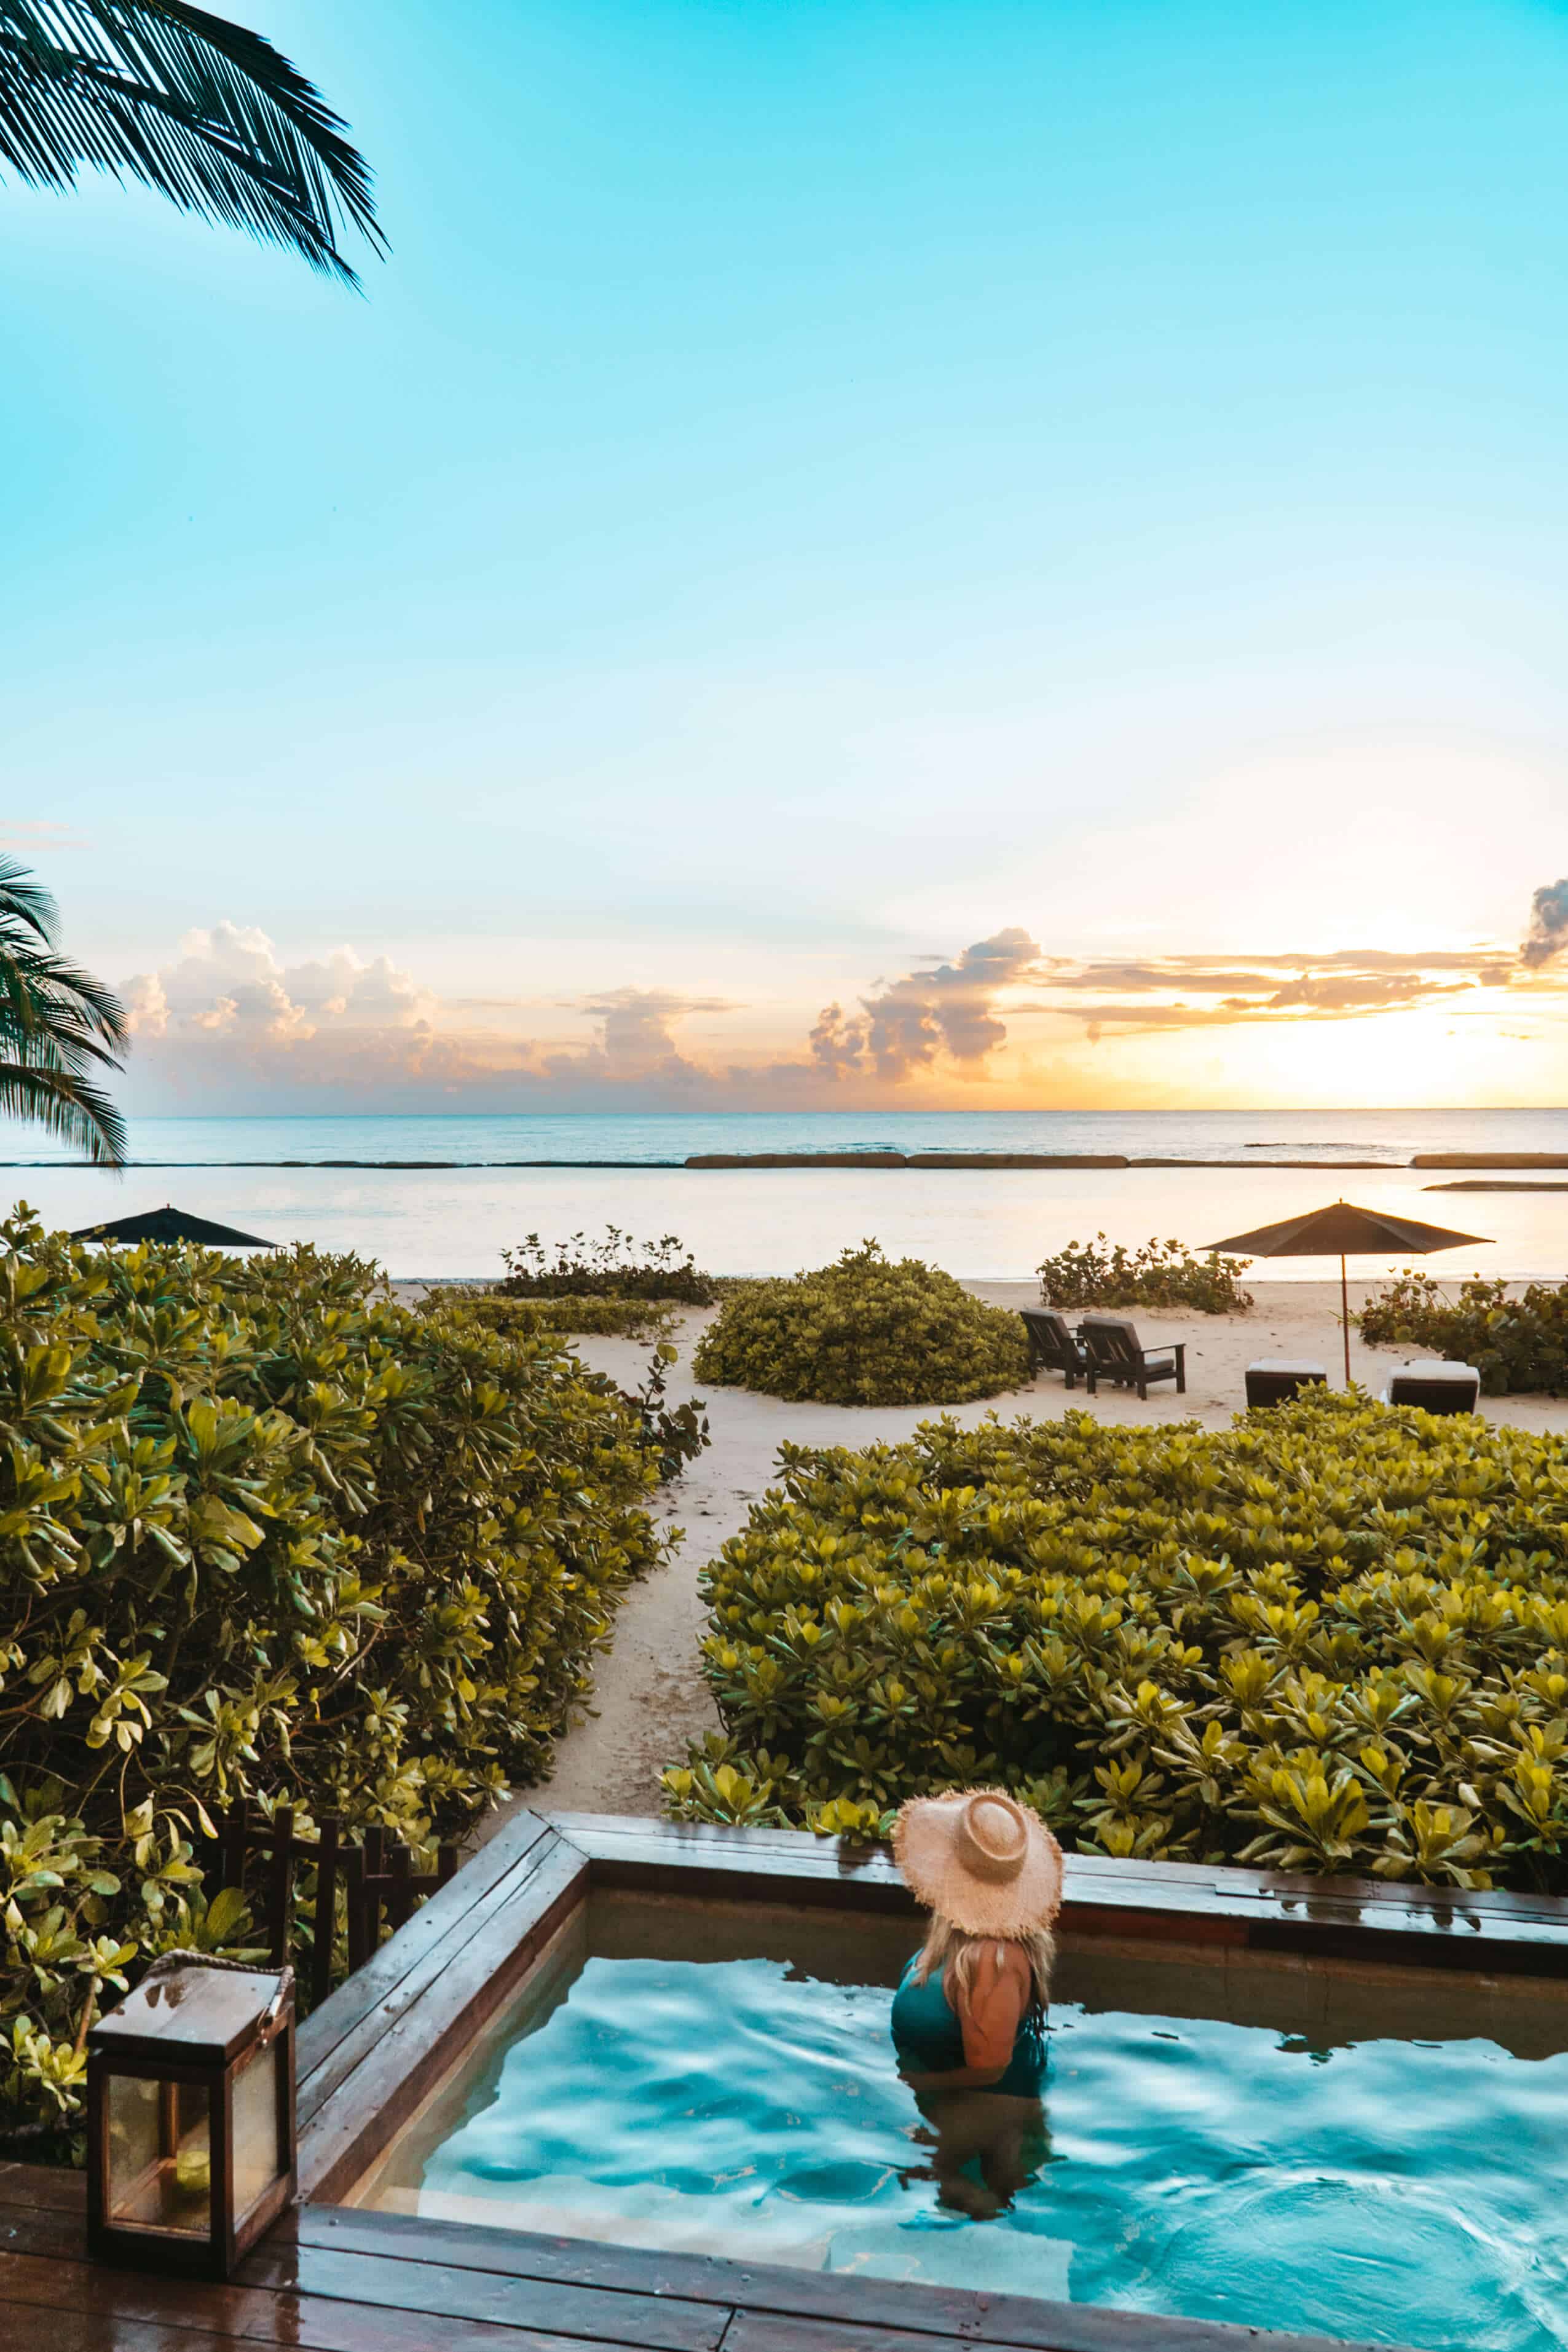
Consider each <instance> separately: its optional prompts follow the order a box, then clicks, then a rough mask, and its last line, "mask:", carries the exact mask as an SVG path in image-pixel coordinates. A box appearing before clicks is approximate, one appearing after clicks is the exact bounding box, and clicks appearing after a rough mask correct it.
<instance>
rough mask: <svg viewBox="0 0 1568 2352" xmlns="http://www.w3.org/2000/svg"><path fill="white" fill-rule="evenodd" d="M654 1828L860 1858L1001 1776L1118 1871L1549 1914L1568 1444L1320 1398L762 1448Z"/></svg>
mask: <svg viewBox="0 0 1568 2352" xmlns="http://www.w3.org/2000/svg"><path fill="white" fill-rule="evenodd" d="M780 1465H781V1470H782V1479H781V1484H780V1485H779V1486H778V1487H777V1488H775V1489H772V1490H770V1491H769V1493H768V1495H767V1496H765V1497H764V1499H763V1500H762V1501H761V1502H760V1503H758V1505H756V1506H755V1507H754V1508H753V1510H752V1512H751V1515H750V1517H749V1520H748V1522H747V1526H746V1528H744V1529H743V1531H742V1532H741V1533H740V1534H739V1535H738V1536H737V1537H736V1538H734V1539H733V1540H732V1541H731V1542H729V1543H728V1544H727V1545H726V1546H725V1549H724V1550H723V1552H722V1554H721V1555H720V1557H719V1558H718V1559H717V1560H716V1561H715V1562H713V1563H712V1565H711V1566H710V1568H709V1569H708V1570H707V1571H706V1578H705V1588H704V1589H705V1592H706V1598H707V1601H708V1603H709V1606H710V1610H711V1618H710V1630H709V1631H708V1633H707V1634H706V1637H705V1639H704V1643H703V1660H704V1672H705V1675H706V1679H707V1682H708V1684H709V1686H710V1688H711V1689H712V1692H713V1695H714V1697H715V1699H716V1702H717V1706H718V1709H719V1713H720V1717H721V1718H722V1721H723V1724H724V1726H725V1733H726V1737H724V1738H718V1737H715V1738H712V1739H710V1741H708V1742H707V1743H706V1744H704V1745H702V1746H700V1747H699V1748H696V1749H695V1750H694V1752H693V1754H692V1755H691V1756H690V1757H689V1758H688V1759H687V1761H686V1763H685V1764H684V1765H682V1766H679V1767H676V1768H674V1769H671V1770H669V1771H667V1772H666V1773H665V1774H664V1790H665V1795H666V1801H667V1802H668V1805H669V1808H670V1810H671V1811H673V1812H674V1813H675V1814H677V1815H679V1816H682V1817H688V1818H694V1819H699V1820H727V1819H730V1820H734V1819H744V1820H753V1821H765V1822H789V1823H794V1824H797V1825H804V1826H808V1827H813V1828H817V1829H822V1830H837V1831H841V1832H852V1833H855V1834H860V1835H864V1836H871V1837H874V1836H877V1835H879V1834H884V1833H885V1832H886V1830H887V1827H888V1825H889V1822H890V1821H891V1816H892V1810H893V1809H894V1807H896V1806H897V1805H898V1804H899V1803H900V1802H901V1801H903V1800H904V1798H906V1797H908V1796H911V1795H914V1794H918V1793H922V1792H931V1791H935V1790H942V1789H946V1788H948V1787H950V1786H954V1785H960V1784H964V1783H975V1782H981V1783H984V1782H999V1783H1001V1784H1003V1785H1005V1786H1006V1787H1008V1788H1009V1789H1012V1790H1015V1791H1016V1792H1017V1794H1018V1795H1019V1797H1020V1799H1022V1800H1023V1801H1026V1802H1028V1803H1030V1804H1031V1805H1033V1806H1034V1807H1035V1808H1036V1809H1037V1810H1038V1811H1040V1814H1041V1815H1042V1816H1043V1817H1044V1818H1045V1819H1046V1820H1048V1821H1049V1822H1051V1824H1052V1826H1053V1827H1054V1828H1055V1830H1056V1831H1057V1833H1058V1835H1059V1836H1061V1838H1062V1840H1063V1842H1064V1843H1068V1844H1076V1845H1079V1846H1083V1847H1088V1848H1092V1849H1094V1850H1097V1851H1099V1852H1102V1853H1110V1854H1114V1855H1138V1856H1151V1857H1154V1858H1155V1859H1161V1860H1173V1859H1174V1860H1177V1861H1184V1860H1190V1861H1194V1862H1199V1861H1201V1862H1204V1863H1214V1862H1218V1861H1238V1862H1245V1863H1254V1864H1269V1865H1271V1866H1278V1867H1281V1868H1291V1869H1294V1868H1305V1869H1310V1870H1313V1871H1355V1872H1362V1873H1364V1872H1374V1873H1376V1874H1379V1875H1381V1876H1385V1877H1389V1878H1415V1879H1426V1880H1429V1881H1434V1882H1449V1883H1452V1884H1455V1885H1460V1886H1484V1885H1494V1884H1495V1885H1510V1886H1523V1887H1531V1888H1537V1889H1545V1890H1548V1891H1550V1892H1552V1893H1554V1894H1563V1893H1568V1858H1565V1845H1564V1841H1565V1840H1568V1754H1565V1749H1568V1449H1565V1447H1564V1444H1563V1440H1562V1439H1561V1438H1558V1437H1544V1436H1537V1435H1533V1434H1531V1433H1526V1432H1524V1431H1521V1430H1516V1429H1493V1428H1489V1427H1488V1426H1487V1425H1486V1424H1485V1423H1482V1422H1480V1421H1479V1419H1475V1418H1472V1417H1469V1416H1466V1417H1460V1418H1452V1419H1438V1418H1435V1417H1433V1416H1430V1415H1427V1414H1425V1413H1420V1412H1408V1411H1390V1410H1388V1409H1387V1408H1385V1407H1383V1406H1378V1405H1372V1404H1369V1403H1368V1402H1366V1401H1365V1399H1364V1398H1363V1397H1360V1396H1359V1395H1356V1394H1354V1393H1352V1394H1350V1395H1345V1394H1342V1393H1336V1392H1333V1391H1308V1393H1307V1394H1306V1395H1305V1396H1303V1397H1302V1398H1301V1400H1299V1401H1298V1402H1295V1403H1293V1404H1291V1405H1289V1406H1282V1407H1281V1408H1279V1409H1277V1410H1275V1411H1273V1412H1270V1413H1268V1414H1267V1415H1262V1414H1260V1415H1254V1416H1251V1417H1249V1418H1248V1419H1246V1420H1243V1421H1240V1422H1239V1423H1237V1425H1236V1426H1235V1427H1234V1428H1232V1429H1229V1430H1227V1431H1221V1432H1208V1431H1202V1430H1199V1429H1197V1428H1196V1427H1195V1426H1193V1425H1192V1424H1190V1423H1188V1424H1164V1425H1160V1426H1155V1427H1143V1428H1134V1427H1126V1426H1120V1425H1116V1424H1113V1423H1099V1422H1096V1421H1094V1420H1092V1419H1091V1418H1090V1417H1089V1416H1088V1415H1087V1414H1084V1413H1080V1412H1069V1413H1067V1414H1066V1415H1065V1416H1064V1418H1063V1419H1062V1420H1061V1421H1059V1422H1029V1421H1019V1422H1016V1423H1012V1424H1010V1425H1005V1424H1003V1423H1001V1422H1000V1421H998V1419H997V1418H996V1417H995V1416H994V1415H993V1416H990V1417H988V1419H987V1420H986V1422H985V1423H982V1425H981V1426H980V1427H979V1428H978V1429H976V1430H972V1431H964V1430H961V1429H959V1428H958V1427H956V1424H955V1423H952V1422H951V1421H948V1420H941V1421H936V1422H932V1423H926V1424H925V1426H923V1427H922V1428H921V1429H920V1430H919V1431H918V1432H917V1433H916V1434H915V1436H914V1437H913V1438H912V1439H911V1440H910V1441H909V1442H908V1443H907V1444H898V1445H885V1446H873V1447H870V1448H868V1449H866V1450H865V1451H863V1452H859V1453H854V1452H850V1451H848V1450H846V1449H842V1448H828V1449H822V1450H819V1451H811V1450H808V1449H804V1448H800V1447H794V1446H786V1447H784V1448H782V1449H781V1451H780Z"/></svg>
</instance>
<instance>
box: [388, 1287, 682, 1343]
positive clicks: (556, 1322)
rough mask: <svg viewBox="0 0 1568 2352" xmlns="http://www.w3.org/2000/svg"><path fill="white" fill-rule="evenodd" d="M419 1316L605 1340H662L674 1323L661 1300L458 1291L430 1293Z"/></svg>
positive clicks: (670, 1310) (669, 1309) (670, 1309)
mask: <svg viewBox="0 0 1568 2352" xmlns="http://www.w3.org/2000/svg"><path fill="white" fill-rule="evenodd" d="M418 1311H419V1313H420V1314H422V1315H440V1316H444V1317H446V1318H450V1319H452V1320H455V1321H456V1322H459V1323H476V1324H479V1325H480V1326H482V1328H484V1329H485V1330H486V1331H513V1332H524V1331H565V1332H569V1333H574V1334H576V1335H578V1336H579V1337H586V1338H591V1339H660V1338H662V1337H663V1335H664V1333H665V1332H666V1331H667V1330H668V1329H669V1328H670V1326H671V1324H672V1323H673V1322H674V1307H673V1306H671V1305H670V1304H668V1303H667V1302H665V1301H663V1300H660V1299H657V1298H595V1297H590V1298H573V1297H564V1298H511V1297H500V1296H497V1294H496V1293H495V1292H479V1293H477V1294H476V1293H475V1292H473V1291H469V1290H458V1289H456V1288H455V1287H454V1288H453V1289H452V1290H445V1289H441V1290H431V1291H427V1292H426V1294H425V1296H424V1297H423V1298H422V1299H421V1300H420V1303H419V1309H418Z"/></svg>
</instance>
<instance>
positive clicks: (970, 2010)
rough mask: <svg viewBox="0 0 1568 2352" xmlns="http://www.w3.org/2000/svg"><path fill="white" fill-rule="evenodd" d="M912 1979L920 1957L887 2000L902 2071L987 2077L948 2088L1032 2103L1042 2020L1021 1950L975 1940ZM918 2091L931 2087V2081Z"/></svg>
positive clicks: (1040, 2067)
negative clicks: (989, 2077) (987, 2078)
mask: <svg viewBox="0 0 1568 2352" xmlns="http://www.w3.org/2000/svg"><path fill="white" fill-rule="evenodd" d="M963 1958H964V1965H963V1966H962V1967H960V1965H959V1953H958V1952H957V1951H954V1952H952V1953H950V1954H949V1955H948V1957H947V1958H946V1961H945V1963H944V1964H942V1965H940V1966H936V1967H933V1968H932V1969H931V1972H930V1974H929V1975H928V1976H927V1977H926V1979H925V1981H924V1983H922V1982H921V1981H920V1979H919V1968H920V1960H921V1955H920V1954H919V1953H916V1954H915V1957H914V1958H912V1959H911V1960H910V1962H909V1965H908V1966H907V1968H906V1969H904V1975H903V1978H902V1979H901V1980H900V1983H899V1987H898V1990H897V1992H896V1993H895V1994H894V2001H893V2020H892V2023H893V2039H894V2048H895V2049H896V2050H897V2052H898V2055H899V2059H900V2062H901V2063H902V2064H903V2065H904V2068H905V2070H906V2072H908V2073H910V2074H917V2075H940V2074H967V2075H968V2076H970V2077H973V2076H975V2075H986V2074H990V2075H993V2076H995V2078H996V2079H995V2080H993V2081H991V2082H979V2083H977V2082H974V2081H973V2080H972V2079H971V2080H970V2081H968V2082H967V2083H966V2084H963V2085H962V2086H960V2085H958V2084H955V2086H954V2087H955V2088H958V2087H964V2088H967V2089H977V2090H988V2091H998V2092H1003V2093H1006V2094H1007V2095H1009V2097H1021V2098H1032V2097H1033V2096H1035V2095H1037V2094H1038V2092H1039V2089H1040V2076H1041V2074H1042V2073H1043V2071H1044V2064H1045V2043H1044V2036H1043V2033H1042V2032H1041V2031H1040V2027H1041V2025H1042V2023H1043V2019H1042V2018H1041V2016H1040V2009H1039V2003H1038V2001H1037V2000H1036V1998H1035V1982H1034V1974H1033V1970H1032V1968H1031V1965H1030V1958H1029V1956H1028V1954H1027V1953H1026V1952H1025V1951H1024V1949H1023V1948H1022V1947H1021V1945H1019V1944H1018V1943H1016V1942H1013V1941H1010V1940H1006V1939H998V1938H995V1937H987V1938H986V1939H985V1940H984V1941H983V1942H980V1941H978V1940H977V1941H976V1943H975V1945H974V1947H973V1948H972V1949H970V1950H968V1951H967V1952H965V1953H964V1954H963ZM923 2087H930V2088H936V2087H939V2086H937V2085H935V2084H931V2085H925V2086H923Z"/></svg>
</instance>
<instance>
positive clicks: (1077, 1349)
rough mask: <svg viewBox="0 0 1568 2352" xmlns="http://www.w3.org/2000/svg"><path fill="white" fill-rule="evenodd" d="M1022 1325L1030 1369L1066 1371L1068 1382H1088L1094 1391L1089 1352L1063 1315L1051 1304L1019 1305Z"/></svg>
mask: <svg viewBox="0 0 1568 2352" xmlns="http://www.w3.org/2000/svg"><path fill="white" fill-rule="evenodd" d="M1019 1314H1020V1315H1021V1316H1022V1317H1023V1328H1024V1329H1025V1331H1026V1332H1027V1334H1028V1335H1029V1368H1030V1372H1031V1373H1032V1372H1065V1373H1066V1375H1067V1385H1068V1387H1069V1388H1070V1389H1071V1388H1076V1387H1077V1385H1078V1382H1079V1381H1080V1380H1085V1381H1088V1383H1089V1393H1090V1395H1091V1396H1092V1395H1093V1393H1094V1368H1093V1366H1092V1364H1091V1363H1090V1361H1089V1351H1088V1349H1086V1348H1085V1347H1084V1346H1083V1345H1082V1341H1081V1340H1079V1339H1075V1338H1074V1336H1073V1331H1072V1327H1071V1324H1070V1323H1069V1321H1068V1319H1067V1318H1066V1316H1065V1315H1058V1314H1055V1313H1053V1312H1052V1310H1051V1308H1050V1307H1019Z"/></svg>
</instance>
